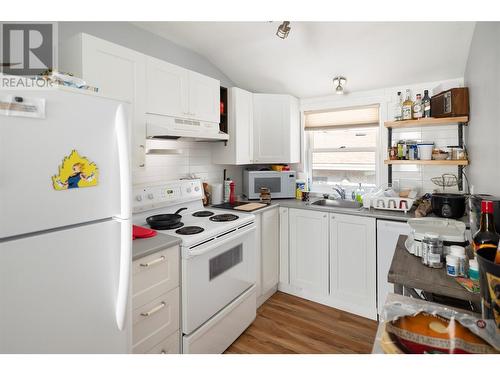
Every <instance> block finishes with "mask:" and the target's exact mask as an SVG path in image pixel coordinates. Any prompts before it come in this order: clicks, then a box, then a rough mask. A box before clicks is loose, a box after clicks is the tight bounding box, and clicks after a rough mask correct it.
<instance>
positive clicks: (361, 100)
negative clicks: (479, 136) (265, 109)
mask: <svg viewBox="0 0 500 375" xmlns="http://www.w3.org/2000/svg"><path fill="white" fill-rule="evenodd" d="M438 85H446V86H448V87H460V86H463V78H456V79H451V80H444V81H433V82H424V83H415V84H411V85H405V86H399V87H389V88H383V89H379V90H370V91H359V92H354V93H350V94H346V95H343V96H338V95H329V96H324V97H314V98H305V99H301V110H302V111H310V110H320V109H334V108H346V107H354V106H363V105H371V104H379V105H380V133H379V134H380V136H379V144H378V148H379V150H380V152H379V155H378V157H377V170H378V176H377V180H378V181H377V184H383V183H387V166H386V165H384V164H383V161H384V159H387V147H388V143H387V129H386V128H384V126H383V124H384V121H388V120H392V119H393V118H394V117H393V112H394V111H393V110H394V105H395V103H396V93H397V92H398V91H401V92H403V93H404V92H405V90H406V89H407V88H408V89H410V90H411V93H412V95H413V96H415V94H417V93H422V94H423V91H424V90H425V89H428V90H429V94H430V95H432V93H433V91H432V90H433V89H434V88H436V87H437V86H438ZM409 130H411V131H408V130H406V131H402V130H398V131H394V132H393V140H396V141H397V140H398V139H413V140H417V141H419V140H423V141H428V140H432V141H434V142H435V143H436V145H437V147H445V146H449V145H457V144H458V137H457V127H456V126H442V127H436V128H432V130H429V129H427V128H414V129H409ZM392 170H393V181H395V180H398V181H399V183H400V186H401V187H403V188H413V189H417V190H418V192H419V193H425V192H432V191H433V190H434V189H436V188H437V186H435V185H434V184H433V183H432V182H431V181H430V178H431V177H434V176H440V175H441V174H443V173H453V174H455V175H456V174H457V172H458V171H457V168H456V167H447V166H424V165H394V166H393V169H392Z"/></svg>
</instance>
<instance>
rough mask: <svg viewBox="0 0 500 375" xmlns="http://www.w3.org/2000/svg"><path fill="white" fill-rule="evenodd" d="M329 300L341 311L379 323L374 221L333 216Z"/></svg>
mask: <svg viewBox="0 0 500 375" xmlns="http://www.w3.org/2000/svg"><path fill="white" fill-rule="evenodd" d="M330 297H331V298H332V304H333V305H334V306H335V307H337V308H339V309H341V310H347V311H349V312H352V313H355V314H358V315H362V316H365V317H367V318H371V319H377V308H376V299H377V296H376V235H375V219H373V218H366V217H359V216H353V215H342V214H336V213H335V214H334V213H331V214H330Z"/></svg>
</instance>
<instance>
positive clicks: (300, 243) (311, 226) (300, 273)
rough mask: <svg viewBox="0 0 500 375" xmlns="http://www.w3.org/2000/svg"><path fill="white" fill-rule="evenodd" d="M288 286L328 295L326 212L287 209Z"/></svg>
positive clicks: (321, 295) (305, 291) (317, 295)
mask: <svg viewBox="0 0 500 375" xmlns="http://www.w3.org/2000/svg"><path fill="white" fill-rule="evenodd" d="M289 228H290V231H289V256H290V259H289V262H290V285H291V286H292V287H293V288H294V289H295V290H298V291H299V292H300V293H301V294H302V293H304V294H306V295H307V294H308V295H313V296H315V297H325V296H327V295H328V213H326V212H320V211H313V210H297V209H294V208H291V209H290V210H289Z"/></svg>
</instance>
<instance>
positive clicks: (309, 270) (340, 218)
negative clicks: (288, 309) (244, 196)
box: [279, 207, 377, 319]
mask: <svg viewBox="0 0 500 375" xmlns="http://www.w3.org/2000/svg"><path fill="white" fill-rule="evenodd" d="M279 269H280V275H279V280H280V282H279V289H280V290H282V291H284V292H286V293H290V294H294V295H297V296H299V297H302V298H306V299H310V300H313V301H316V302H319V303H322V304H325V305H328V306H331V307H335V308H337V309H339V310H344V311H347V312H350V313H353V314H356V315H361V316H364V317H367V318H370V319H377V304H376V300H377V290H376V285H377V283H376V220H375V219H374V218H367V217H362V216H355V215H348V214H337V213H327V212H322V211H315V210H304V209H294V208H290V209H288V208H283V207H281V208H280V266H279Z"/></svg>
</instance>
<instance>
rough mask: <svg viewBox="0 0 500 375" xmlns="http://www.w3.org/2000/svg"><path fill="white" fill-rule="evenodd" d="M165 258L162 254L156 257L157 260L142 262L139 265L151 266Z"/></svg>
mask: <svg viewBox="0 0 500 375" xmlns="http://www.w3.org/2000/svg"><path fill="white" fill-rule="evenodd" d="M164 260H165V257H164V256H163V255H162V256H161V257H159V258H157V259H155V260H152V261H151V262H148V263H140V264H139V265H140V266H141V267H146V268H147V267H151V266H154V265H155V264H158V263H161V262H163V261H164Z"/></svg>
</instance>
